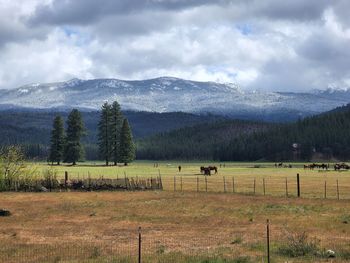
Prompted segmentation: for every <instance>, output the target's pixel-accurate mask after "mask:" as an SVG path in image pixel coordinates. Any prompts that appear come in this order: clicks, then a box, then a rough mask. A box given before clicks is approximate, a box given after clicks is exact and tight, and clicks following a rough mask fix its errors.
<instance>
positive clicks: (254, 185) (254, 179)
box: [253, 178, 256, 195]
mask: <svg viewBox="0 0 350 263" xmlns="http://www.w3.org/2000/svg"><path fill="white" fill-rule="evenodd" d="M255 188H256V178H254V186H253V189H254V195H255Z"/></svg>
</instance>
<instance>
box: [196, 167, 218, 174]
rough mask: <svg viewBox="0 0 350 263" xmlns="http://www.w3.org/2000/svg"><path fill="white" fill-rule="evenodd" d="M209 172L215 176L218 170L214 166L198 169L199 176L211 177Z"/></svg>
mask: <svg viewBox="0 0 350 263" xmlns="http://www.w3.org/2000/svg"><path fill="white" fill-rule="evenodd" d="M211 171H214V172H215V174H217V173H218V168H217V167H216V166H208V167H204V166H201V167H200V172H201V174H204V175H211Z"/></svg>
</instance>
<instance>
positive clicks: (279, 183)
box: [0, 162, 350, 262]
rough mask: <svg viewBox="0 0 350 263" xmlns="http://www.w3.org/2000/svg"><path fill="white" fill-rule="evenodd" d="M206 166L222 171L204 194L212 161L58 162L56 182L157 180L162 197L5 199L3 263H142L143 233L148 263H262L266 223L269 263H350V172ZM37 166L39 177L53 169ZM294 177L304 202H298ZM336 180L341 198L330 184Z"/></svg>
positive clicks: (9, 195)
mask: <svg viewBox="0 0 350 263" xmlns="http://www.w3.org/2000/svg"><path fill="white" fill-rule="evenodd" d="M210 164H211V165H217V166H218V169H219V171H218V174H216V175H212V176H209V177H207V180H208V185H207V186H208V189H207V190H208V192H206V191H205V186H204V180H205V179H204V176H203V175H200V174H199V167H200V166H202V165H209V163H205V162H198V163H197V162H159V163H158V167H154V163H153V162H135V163H133V164H131V165H129V166H127V167H124V166H123V167H113V166H110V167H104V166H103V164H102V163H83V164H79V165H78V166H65V165H64V166H54V167H53V169H56V170H57V172H58V175H59V176H60V177H63V176H64V172H65V171H67V172H68V174H69V177H71V178H78V177H79V178H83V177H87V176H90V177H94V178H98V177H101V176H104V177H106V178H116V177H123V176H125V175H126V176H128V177H150V176H153V177H156V176H159V174H160V175H161V176H162V178H163V181H164V191H138V192H137V191H136V192H129V191H116V192H107V191H102V192H51V193H15V192H3V193H0V208H5V209H8V210H10V211H11V213H12V215H11V216H10V217H2V218H1V220H0V242H1V244H2V245H1V246H0V261H1V262H137V253H138V250H137V249H138V248H137V244H138V228H139V227H141V233H142V251H143V252H142V258H143V262H266V220H267V219H269V220H270V229H271V236H270V245H271V248H270V250H271V262H349V261H350V227H349V224H350V201H349V197H350V195H349V192H350V191H349V190H350V187H349V186H350V185H349V183H350V172H347V171H344V172H335V171H327V172H326V171H318V170H313V171H310V170H304V169H303V166H302V164H292V166H293V168H275V167H274V164H272V163H225V167H223V164H221V168H220V164H215V163H210ZM31 165H34V166H36V169H37V172H40V171H41V170H45V169H48V168H51V167H49V166H48V165H47V164H43V163H36V164H31ZM179 165H181V167H182V169H181V172H179V171H178V166H179ZM296 173H299V174H300V178H301V182H302V184H301V185H302V188H301V189H302V198H296V197H295V177H296ZM174 177H175V178H176V191H174ZM197 177H198V178H199V182H200V184H199V186H200V187H199V189H198V190H199V191H198V192H197ZM224 177H225V178H226V179H225V180H227V181H225V183H226V185H225V186H226V193H224V190H225V189H224V185H223V178H224ZM233 177H234V178H235V179H234V180H235V193H233V191H232V190H233V189H232V185H231V180H230V178H233ZM286 178H287V179H288V180H289V185H288V186H289V188H290V189H289V196H288V198H287V197H286V196H285V179H286ZM254 179H255V182H256V194H255V195H254V193H253V192H252V191H253V190H252V187H253V180H254ZM263 179H264V180H265V184H266V185H265V191H266V193H265V194H266V195H265V196H264V194H263V189H262V180H263ZM337 179H338V182H339V185H340V197H341V198H340V200H337V197H336V195H335V194H334V189H333V188H332V186H333V185H332V183H331V182H335V181H336V180H337ZM324 180H327V182H328V187H329V192H328V196H327V199H325V198H324V196H323V190H324ZM181 181H182V189H181V185H180V183H181ZM230 187H231V188H230ZM347 187H349V188H347ZM319 188H320V189H319ZM280 189H281V190H280ZM307 191H309V192H307ZM327 250H332V251H334V252H335V258H332V259H329V258H328V254H327Z"/></svg>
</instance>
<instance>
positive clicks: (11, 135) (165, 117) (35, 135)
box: [0, 111, 223, 146]
mask: <svg viewBox="0 0 350 263" xmlns="http://www.w3.org/2000/svg"><path fill="white" fill-rule="evenodd" d="M57 114H59V115H61V116H62V117H63V118H64V119H66V118H67V115H68V112H54V111H0V146H1V145H4V144H44V145H47V144H48V143H49V138H50V131H51V128H52V121H53V119H54V117H55V116H56V115H57ZM99 114H100V113H99V112H98V111H90V112H82V116H83V120H84V123H85V127H86V129H87V136H86V137H85V138H84V142H85V143H89V144H96V143H97V123H98V120H99ZM124 116H125V117H127V118H128V119H129V122H130V124H131V127H132V131H133V135H134V137H135V138H141V137H145V136H150V135H153V134H156V133H160V132H165V131H169V130H173V129H178V128H181V127H184V126H191V125H195V124H198V123H204V122H205V123H207V122H212V121H216V120H220V119H223V117H218V116H214V115H195V114H189V113H181V112H172V113H151V112H132V111H125V112H124Z"/></svg>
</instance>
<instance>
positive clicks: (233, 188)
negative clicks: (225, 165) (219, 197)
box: [232, 177, 235, 193]
mask: <svg viewBox="0 0 350 263" xmlns="http://www.w3.org/2000/svg"><path fill="white" fill-rule="evenodd" d="M234 192H235V177H232V193H234Z"/></svg>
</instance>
